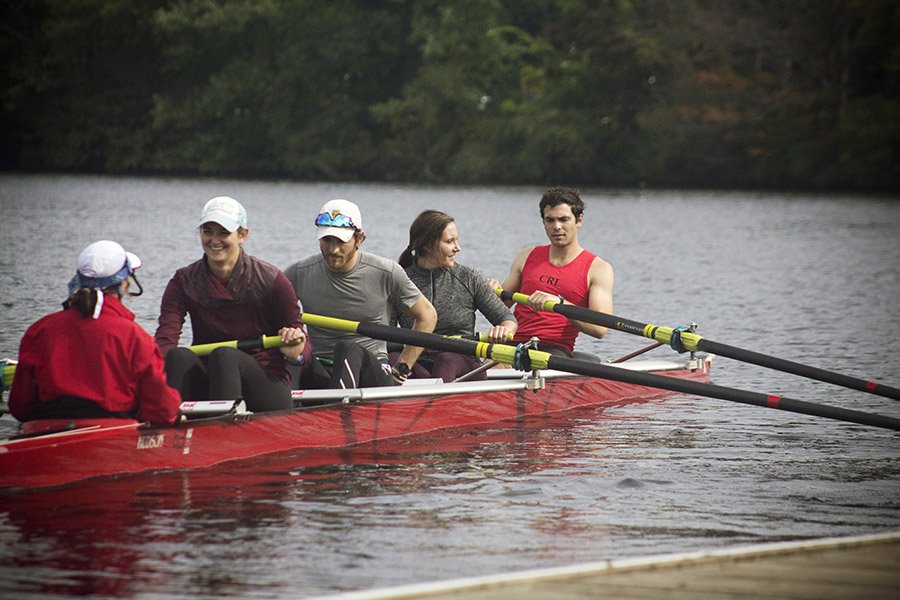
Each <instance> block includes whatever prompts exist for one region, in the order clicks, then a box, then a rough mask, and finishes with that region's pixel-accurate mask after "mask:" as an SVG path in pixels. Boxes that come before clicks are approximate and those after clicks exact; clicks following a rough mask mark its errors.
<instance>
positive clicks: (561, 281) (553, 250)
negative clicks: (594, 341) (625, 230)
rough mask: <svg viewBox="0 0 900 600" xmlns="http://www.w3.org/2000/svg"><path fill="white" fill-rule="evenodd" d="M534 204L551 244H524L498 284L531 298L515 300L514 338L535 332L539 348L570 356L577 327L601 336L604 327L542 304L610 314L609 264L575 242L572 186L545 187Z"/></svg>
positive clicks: (579, 219) (578, 210) (577, 210)
mask: <svg viewBox="0 0 900 600" xmlns="http://www.w3.org/2000/svg"><path fill="white" fill-rule="evenodd" d="M539 208H540V211H541V219H542V220H543V223H544V231H545V232H546V233H547V238H548V239H549V240H550V244H549V245H548V246H528V247H526V248H523V249H522V251H521V252H519V254H518V255H517V256H516V258H515V260H514V261H513V263H512V266H511V267H510V270H509V275H507V276H506V279H505V280H504V281H503V283H502V286H501V287H502V288H503V289H504V290H506V291H510V292H521V293H523V294H527V295H528V296H529V297H530V302H529V305H528V306H526V305H523V304H519V305H516V308H515V315H516V318H517V319H518V321H519V329H518V331H517V332H516V335H515V338H514V341H516V342H526V341H528V340H529V339H531V338H532V337H537V338H539V340H540V342H539V344H538V347H539V348H540V349H541V350H544V351H545V352H550V353H552V354H562V355H565V356H571V355H572V350H573V348H574V347H575V338H576V336H577V335H578V333H579V332H584V333H586V334H588V335H590V336H593V337H596V338H602V337H603V336H604V335H606V327H601V326H599V325H594V324H592V323H584V322H582V321H570V320H569V319H567V318H566V317H564V316H562V315H560V314H557V313H555V312H550V311H544V310H543V305H544V303H545V302H548V301H552V302H562V303H563V304H575V305H577V306H583V307H585V308H589V309H591V310H595V311H599V312H604V313H607V314H612V310H613V301H612V291H613V282H614V276H613V268H612V266H611V265H610V264H609V263H608V262H606V261H605V260H603V259H602V258H600V257H599V256H595V255H594V254H591V253H590V252H588V251H587V250H585V249H584V248H582V247H581V245H580V244H579V243H578V230H579V229H580V228H581V225H582V224H583V223H584V202H582V200H581V197H580V196H579V194H578V191H577V190H575V189H572V188H565V187H554V188H550V189H548V190H547V191H546V192H544V195H543V196H542V197H541V202H540V204H539ZM493 283H495V284H496V282H493Z"/></svg>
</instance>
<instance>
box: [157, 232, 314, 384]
mask: <svg viewBox="0 0 900 600" xmlns="http://www.w3.org/2000/svg"><path fill="white" fill-rule="evenodd" d="M185 315H190V317H191V331H192V334H193V341H192V343H193V344H209V343H212V342H224V341H228V340H251V339H256V338H259V337H261V336H263V335H276V334H277V333H278V330H279V329H281V328H282V327H302V324H301V322H300V305H299V302H298V301H297V294H296V293H295V292H294V288H293V286H292V285H291V283H290V282H289V281H288V279H287V277H285V276H284V274H283V273H282V272H281V270H280V269H278V268H277V267H275V266H273V265H271V264H269V263H267V262H265V261H262V260H259V259H258V258H255V257H253V256H250V255H249V254H247V253H246V252H244V251H243V250H241V256H240V258H238V262H237V264H236V265H235V267H234V270H233V271H232V273H231V278H230V279H229V280H228V283H226V284H223V283H222V282H221V281H219V280H218V279H217V278H216V277H215V275H213V272H212V271H211V270H210V268H209V266H207V264H206V256H204V257H203V258H201V259H200V260H198V261H196V262H193V263H191V264H189V265H188V266H186V267H182V268H181V269H178V270H177V271H176V272H175V275H174V276H173V277H172V279H171V280H170V281H169V284H168V285H167V286H166V291H165V293H164V294H163V298H162V305H161V306H160V314H159V327H158V328H157V329H156V343H157V344H159V349H160V351H161V352H162V354H163V356H165V354H166V352H168V351H169V350H171V349H172V348H174V347H176V346H177V345H178V340H179V338H180V337H181V330H182V327H183V326H184V319H185ZM251 354H252V355H253V357H254V358H255V359H256V360H257V361H259V364H260V365H262V366H263V368H265V369H266V370H268V371H269V372H271V373H273V374H275V375H277V376H279V377H282V378H283V379H285V380H286V381H290V375H289V374H288V371H287V368H286V366H285V365H286V362H285V359H284V355H283V354H282V353H281V352H280V351H279V350H278V349H277V348H275V349H271V350H262V349H260V350H254V351H251ZM303 356H304V361H309V360H310V357H311V356H312V344H310V343H309V341H308V340H307V343H306V347H305V348H304V350H303Z"/></svg>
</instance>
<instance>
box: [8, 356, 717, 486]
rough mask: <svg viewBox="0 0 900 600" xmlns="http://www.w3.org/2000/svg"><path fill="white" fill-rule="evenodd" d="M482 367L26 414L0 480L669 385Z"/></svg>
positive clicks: (344, 436) (169, 460)
mask: <svg viewBox="0 0 900 600" xmlns="http://www.w3.org/2000/svg"><path fill="white" fill-rule="evenodd" d="M710 363H711V357H705V358H695V359H692V360H687V361H684V362H671V361H635V362H633V363H623V364H622V365H621V366H622V367H623V368H628V369H632V370H638V371H644V372H653V373H655V374H659V375H665V376H669V377H675V378H680V379H689V380H693V381H699V382H704V383H705V382H708V381H709V371H710ZM488 374H489V379H488V380H487V381H473V382H459V383H448V384H445V383H438V382H436V381H433V380H414V379H411V380H409V381H408V382H407V383H406V384H404V385H403V386H402V387H383V388H362V389H352V390H308V391H295V392H294V395H295V404H297V405H298V407H297V408H294V409H293V410H286V411H276V412H267V413H257V414H253V413H246V412H240V411H236V410H233V409H232V410H230V411H229V412H228V413H227V414H224V415H219V416H213V417H209V416H202V417H199V418H193V419H190V420H188V421H187V422H185V423H181V424H178V425H175V426H171V427H153V426H150V425H148V424H146V423H139V422H137V421H133V420H130V419H76V420H52V421H43V422H42V421H32V422H29V423H28V424H27V425H28V427H27V429H26V430H24V431H25V433H24V434H23V435H20V436H17V437H14V438H12V439H9V440H6V441H3V442H0V488H40V487H49V486H59V485H66V484H71V483H73V482H76V481H81V480H84V479H87V478H92V477H103V476H120V475H133V474H136V473H143V472H147V471H161V470H173V469H198V468H208V467H212V466H215V465H218V464H221V463H224V462H228V461H234V460H247V459H252V458H255V457H259V456H263V455H267V454H274V453H283V452H289V451H290V452H293V451H298V450H306V449H328V448H332V449H333V448H345V447H349V446H354V445H357V444H362V443H369V442H376V441H379V440H388V439H394V438H400V437H404V436H411V435H416V434H422V433H427V432H433V431H437V430H440V429H450V428H455V427H471V426H479V425H487V424H494V423H501V422H503V421H516V420H520V421H521V420H525V419H528V418H529V417H540V416H546V415H549V414H553V413H559V412H562V411H566V410H572V409H576V408H586V407H613V406H622V405H625V404H630V403H634V402H641V401H646V400H647V399H649V398H653V397H659V396H662V395H666V394H668V393H669V392H665V391H662V390H659V389H657V388H650V387H644V386H638V385H634V384H629V383H624V382H618V381H612V380H607V379H600V378H595V377H581V376H574V375H571V374H569V373H562V372H557V371H542V372H540V373H532V374H528V375H525V376H523V375H522V374H521V373H519V372H516V371H513V370H510V369H494V370H491V371H489V372H488ZM231 404H232V403H229V405H231ZM185 408H189V407H188V403H186V404H185Z"/></svg>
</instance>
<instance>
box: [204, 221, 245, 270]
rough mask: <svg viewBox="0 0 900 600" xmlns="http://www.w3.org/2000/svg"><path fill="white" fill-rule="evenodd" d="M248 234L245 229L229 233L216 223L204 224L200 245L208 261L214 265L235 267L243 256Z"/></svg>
mask: <svg viewBox="0 0 900 600" xmlns="http://www.w3.org/2000/svg"><path fill="white" fill-rule="evenodd" d="M247 233H248V230H247V229H244V228H238V229H237V230H236V231H228V230H227V229H225V228H224V227H222V226H221V225H219V224H218V223H216V222H215V221H208V222H206V223H204V224H203V225H201V226H200V244H201V245H202V246H203V253H204V254H206V259H207V260H208V261H209V262H210V263H212V264H214V265H234V264H235V263H236V262H237V259H238V257H239V256H240V255H241V245H243V243H244V240H245V239H247Z"/></svg>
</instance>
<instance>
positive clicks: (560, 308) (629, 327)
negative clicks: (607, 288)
mask: <svg viewBox="0 0 900 600" xmlns="http://www.w3.org/2000/svg"><path fill="white" fill-rule="evenodd" d="M500 297H501V298H502V299H504V300H512V301H514V302H520V303H521V302H527V298H528V296H525V295H524V294H519V293H513V292H507V291H503V292H501V293H500ZM548 305H549V306H548V308H551V309H552V310H553V311H554V312H556V313H559V314H561V315H563V316H564V317H568V318H570V319H575V320H576V321H584V322H585V323H593V324H595V325H601V326H603V327H607V328H609V329H616V330H618V331H624V332H626V333H631V334H634V335H640V336H642V337H646V338H650V339H652V340H656V341H658V342H662V343H664V344H668V343H670V338H671V336H672V334H673V332H674V331H675V330H674V329H673V328H671V327H661V326H657V325H651V324H648V323H641V322H639V321H632V320H630V319H623V318H621V317H617V316H615V315H608V314H606V313H602V312H597V311H594V310H590V309H587V308H583V307H581V306H572V305H570V304H560V303H558V302H557V303H548ZM679 334H680V336H681V341H682V342H683V345H684V347H685V348H686V349H687V350H699V351H702V352H709V353H711V354H716V355H719V356H724V357H726V358H733V359H735V360H740V361H743V362H747V363H751V364H754V365H758V366H761V367H767V368H769V369H775V370H776V371H782V372H784V373H790V374H792V375H800V376H801V377H807V378H809V379H815V380H817V381H824V382H825V383H832V384H834V385H839V386H842V387H846V388H850V389H854V390H859V391H862V392H868V393H870V394H875V395H878V396H884V397H886V398H893V399H894V400H900V388H896V387H892V386H889V385H884V384H882V383H877V382H875V381H870V380H865V379H860V378H859V377H853V376H850V375H844V374H842V373H836V372H834V371H828V370H825V369H820V368H818V367H813V366H810V365H804V364H802V363H798V362H794V361H791V360H786V359H783V358H778V357H775V356H770V355H768V354H763V353H761V352H754V351H752V350H745V349H743V348H737V347H735V346H729V345H728V344H721V343H719V342H714V341H712V340H708V339H706V338H704V337H701V336H699V335H697V334H695V333H690V332H679Z"/></svg>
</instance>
